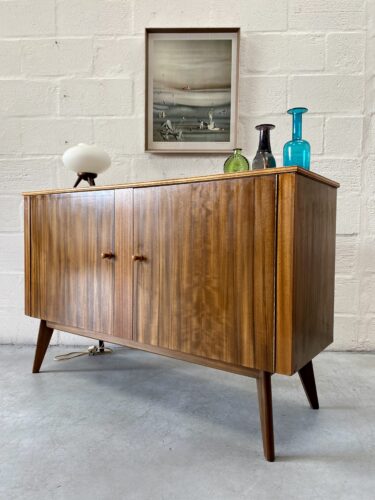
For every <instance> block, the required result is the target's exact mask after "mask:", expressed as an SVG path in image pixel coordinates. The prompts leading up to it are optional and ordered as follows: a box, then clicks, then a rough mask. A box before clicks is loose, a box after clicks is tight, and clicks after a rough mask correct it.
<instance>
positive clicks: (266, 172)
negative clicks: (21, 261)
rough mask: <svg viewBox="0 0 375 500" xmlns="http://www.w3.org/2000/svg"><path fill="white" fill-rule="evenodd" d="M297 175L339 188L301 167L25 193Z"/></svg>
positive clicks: (40, 193) (39, 193) (37, 193)
mask: <svg viewBox="0 0 375 500" xmlns="http://www.w3.org/2000/svg"><path fill="white" fill-rule="evenodd" d="M291 173H296V174H299V175H303V176H305V177H309V178H310V179H313V180H315V181H318V182H322V183H323V184H327V185H329V186H332V187H335V188H338V187H339V186H340V184H338V183H337V182H335V181H332V180H330V179H327V178H326V177H323V176H322V175H319V174H316V173H315V172H311V171H309V170H305V169H303V168H300V167H277V168H269V169H264V170H251V171H246V172H238V173H234V174H221V173H220V174H212V175H206V176H200V177H185V178H179V179H161V180H158V181H146V182H132V183H127V184H113V185H107V186H94V187H79V188H63V189H45V190H43V191H30V192H26V193H23V195H24V196H37V195H42V194H59V193H76V192H79V191H104V190H108V189H124V188H141V187H151V186H171V185H174V184H189V183H193V182H209V181H219V180H225V179H238V178H245V177H259V176H264V175H275V174H277V175H285V174H291Z"/></svg>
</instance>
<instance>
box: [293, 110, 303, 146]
mask: <svg viewBox="0 0 375 500" xmlns="http://www.w3.org/2000/svg"><path fill="white" fill-rule="evenodd" d="M300 139H302V113H294V114H293V141H298V140H300Z"/></svg>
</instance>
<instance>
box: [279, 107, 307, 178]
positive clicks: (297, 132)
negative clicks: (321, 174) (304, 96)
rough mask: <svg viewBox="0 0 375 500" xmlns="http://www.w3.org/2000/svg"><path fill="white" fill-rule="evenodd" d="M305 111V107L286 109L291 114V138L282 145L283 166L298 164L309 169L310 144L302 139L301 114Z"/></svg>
mask: <svg viewBox="0 0 375 500" xmlns="http://www.w3.org/2000/svg"><path fill="white" fill-rule="evenodd" d="M306 111H308V109H307V108H292V109H288V113H289V114H290V115H293V136H292V140H291V141H288V142H287V143H285V145H284V153H283V160H284V161H283V163H284V166H285V167H290V166H298V167H302V168H305V169H306V170H310V152H311V148H310V144H309V143H308V142H307V141H305V140H304V139H302V115H303V113H306Z"/></svg>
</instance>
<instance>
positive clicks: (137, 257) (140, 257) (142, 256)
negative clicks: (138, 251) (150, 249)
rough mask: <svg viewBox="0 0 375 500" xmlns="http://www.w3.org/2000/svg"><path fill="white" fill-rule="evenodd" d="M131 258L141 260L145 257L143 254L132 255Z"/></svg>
mask: <svg viewBox="0 0 375 500" xmlns="http://www.w3.org/2000/svg"><path fill="white" fill-rule="evenodd" d="M132 259H133V260H134V261H136V260H139V261H141V262H142V261H143V260H146V257H145V256H144V255H132Z"/></svg>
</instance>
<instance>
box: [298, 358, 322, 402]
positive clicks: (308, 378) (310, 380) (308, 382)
mask: <svg viewBox="0 0 375 500" xmlns="http://www.w3.org/2000/svg"><path fill="white" fill-rule="evenodd" d="M298 374H299V377H300V379H301V382H302V385H303V388H304V389H305V393H306V396H307V399H308V401H309V403H310V406H311V408H312V409H313V410H318V409H319V401H318V393H317V392H316V385H315V376H314V368H313V364H312V361H309V362H308V363H307V365H305V366H304V367H303V368H301V369H300V370H298Z"/></svg>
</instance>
